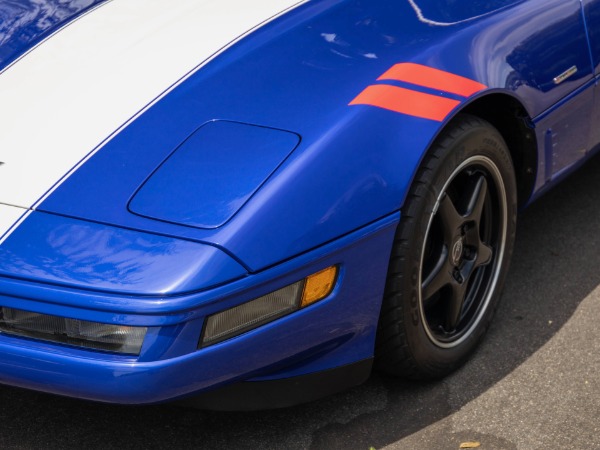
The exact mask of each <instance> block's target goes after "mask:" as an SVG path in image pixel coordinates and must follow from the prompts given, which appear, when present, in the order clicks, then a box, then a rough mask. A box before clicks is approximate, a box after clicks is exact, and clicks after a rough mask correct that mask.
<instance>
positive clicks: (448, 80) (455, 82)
mask: <svg viewBox="0 0 600 450" xmlns="http://www.w3.org/2000/svg"><path fill="white" fill-rule="evenodd" d="M378 80H379V81H383V80H395V81H404V82H406V83H411V84H415V85H417V86H423V87H427V88H431V89H436V90H440V91H444V92H449V93H451V94H456V95H461V96H463V97H470V96H471V95H473V94H475V93H476V92H479V91H482V90H483V89H485V88H487V86H486V85H485V84H481V83H478V82H477V81H473V80H470V79H468V78H465V77H461V76H459V75H454V74H453V73H449V72H444V71H443V70H439V69H434V68H433V67H427V66H422V65H420V64H413V63H401V64H396V65H395V66H393V67H392V68H391V69H390V70H388V71H387V72H386V73H384V74H383V75H381V76H380V77H379V78H378Z"/></svg>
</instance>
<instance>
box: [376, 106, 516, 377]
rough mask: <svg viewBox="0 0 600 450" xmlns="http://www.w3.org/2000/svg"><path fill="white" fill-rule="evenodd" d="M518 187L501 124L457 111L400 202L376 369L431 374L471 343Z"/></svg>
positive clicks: (496, 278)
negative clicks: (494, 125)
mask: <svg viewBox="0 0 600 450" xmlns="http://www.w3.org/2000/svg"><path fill="white" fill-rule="evenodd" d="M516 192H517V189H516V182H515V175H514V169H513V164H512V159H511V156H510V152H509V150H508V148H507V146H506V143H505V142H504V139H503V138H502V136H501V135H500V133H499V132H498V131H497V130H496V129H495V128H494V127H493V126H492V125H490V124H489V123H488V122H486V121H484V120H482V119H479V118H477V117H473V116H469V115H460V116H458V117H457V118H456V119H455V120H454V121H453V122H452V123H451V124H450V125H449V126H448V127H447V128H446V130H445V131H443V132H442V134H441V135H440V136H439V138H438V139H437V141H436V143H435V144H434V145H433V146H432V148H431V149H430V151H429V152H428V154H427V156H426V157H425V159H424V160H423V162H422V164H421V166H420V168H419V171H418V173H417V174H416V177H415V180H414V182H413V184H412V186H411V188H410V191H409V194H408V196H407V198H406V201H405V204H404V207H403V208H402V212H401V220H400V224H399V225H398V229H397V231H396V237H395V240H394V245H393V249H392V254H391V259H390V265H389V270H388V279H387V285H386V291H385V295H384V300H383V305H382V310H381V316H380V319H379V326H378V332H377V342H376V349H375V355H376V365H377V367H378V368H379V369H381V370H383V371H385V372H387V373H390V374H393V375H399V376H403V377H406V378H411V379H435V378H440V377H443V376H445V375H447V374H448V373H450V372H452V371H453V370H455V369H456V368H457V367H459V366H460V365H461V364H462V363H463V362H464V361H465V360H466V359H467V357H468V356H469V355H470V354H471V353H472V352H473V350H474V349H475V347H476V346H477V344H478V343H479V341H480V340H481V338H482V336H483V335H484V334H485V332H486V330H487V328H488V326H489V324H490V321H491V319H492V316H493V314H494V311H495V309H496V306H497V303H498V300H499V297H500V294H501V290H502V286H503V284H504V280H505V278H506V273H507V271H508V264H509V260H510V256H511V254H512V248H513V243H514V236H515V228H516V209H517V195H516Z"/></svg>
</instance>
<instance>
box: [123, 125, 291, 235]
mask: <svg viewBox="0 0 600 450" xmlns="http://www.w3.org/2000/svg"><path fill="white" fill-rule="evenodd" d="M299 141H300V138H299V137H298V136H297V135H295V134H293V133H290V132H286V131H281V130H274V129H271V128H263V127H256V126H252V125H247V124H241V123H236V122H225V121H222V120H221V121H215V122H208V123H207V124H205V125H203V126H202V127H200V129H198V130H197V131H195V132H194V133H193V134H192V135H191V136H190V138H189V139H187V140H186V141H185V142H184V143H183V144H182V145H181V146H180V147H179V148H178V149H177V150H176V151H175V152H174V153H173V154H172V155H170V156H169V157H168V159H167V160H166V161H165V162H164V163H163V164H162V165H161V166H160V167H159V168H158V169H157V170H156V172H155V173H154V174H152V176H151V177H150V178H149V179H148V180H146V182H145V183H144V184H143V186H142V187H141V188H140V190H139V191H138V192H137V193H136V194H135V196H134V197H133V199H132V200H131V202H130V203H129V210H130V211H131V212H133V213H134V214H139V215H141V216H144V217H149V218H152V219H157V220H162V221H165V222H171V223H176V224H180V225H187V226H190V227H197V228H218V227H220V226H221V225H223V224H224V223H225V222H227V221H228V220H229V219H230V218H231V217H232V216H233V215H234V214H235V213H236V212H238V211H239V209H240V208H241V207H242V206H243V205H244V204H245V203H246V202H247V201H248V199H249V198H250V197H251V196H252V194H254V193H255V192H256V191H257V190H258V189H259V188H260V186H261V185H262V184H263V183H264V182H265V181H266V180H267V178H268V177H269V176H270V175H271V174H272V173H273V172H274V170H275V169H276V168H277V167H278V166H279V165H281V163H282V161H284V160H285V158H287V157H288V155H289V154H290V153H291V152H292V151H293V150H294V148H296V146H297V145H298V142H299ZM232 181H233V182H232Z"/></svg>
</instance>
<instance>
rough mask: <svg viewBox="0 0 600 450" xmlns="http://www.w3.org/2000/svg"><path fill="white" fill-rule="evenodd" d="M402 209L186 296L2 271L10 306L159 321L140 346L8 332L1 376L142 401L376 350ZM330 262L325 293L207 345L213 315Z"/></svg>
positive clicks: (351, 359) (307, 370)
mask: <svg viewBox="0 0 600 450" xmlns="http://www.w3.org/2000/svg"><path fill="white" fill-rule="evenodd" d="M398 219H399V217H398V214H395V215H393V216H389V217H387V218H385V219H383V220H381V221H379V222H377V223H374V224H372V225H370V226H367V227H365V228H363V229H361V230H359V231H356V232H354V233H352V234H350V235H347V236H345V237H343V238H340V239H338V240H336V241H334V242H331V243H329V244H327V245H324V246H322V247H320V248H318V249H316V250H313V251H311V252H308V253H306V254H304V255H301V256H299V257H297V258H294V259H293V260H290V261H288V262H285V263H282V264H280V265H278V266H275V267H272V268H270V269H267V270H265V271H263V272H261V273H258V274H253V275H250V276H247V277H244V278H241V279H238V280H236V281H233V282H231V283H227V284H225V285H222V286H220V287H217V288H213V289H210V290H207V291H204V292H198V293H192V294H187V295H182V296H177V297H161V298H158V297H132V296H127V297H124V298H123V299H122V301H119V296H117V295H115V294H101V293H98V292H91V291H85V292H84V291H74V290H73V289H66V288H61V287H58V286H53V287H52V286H48V285H41V284H34V283H25V282H23V281H19V280H11V279H7V278H6V279H2V280H1V282H0V291H1V292H2V295H1V296H0V306H7V307H13V308H20V309H25V310H30V311H34V312H39V313H42V314H52V315H60V316H64V317H71V318H76V319H82V320H92V321H98V322H105V323H115V324H123V325H137V326H147V327H149V331H148V334H147V336H146V339H145V341H144V344H143V347H142V351H141V353H140V355H139V357H131V356H120V355H113V354H109V353H102V352H96V351H90V350H83V349H78V348H73V347H68V346H61V345H55V344H50V343H46V342H41V341H36V340H33V339H25V338H17V337H12V336H8V335H1V334H0V355H1V356H0V382H1V383H5V384H10V385H15V386H21V387H25V388H29V389H35V390H40V391H46V392H51V393H55V394H61V395H67V396H72V397H78V398H85V399H90V400H97V401H104V402H114V403H124V404H141V403H157V402H163V401H167V400H173V399H178V398H182V397H185V396H189V395H192V394H197V393H201V392H205V391H210V390H214V389H217V388H220V387H223V386H226V385H228V384H232V383H236V382H239V381H247V380H250V381H268V380H280V379H288V378H291V377H298V376H303V375H307V374H311V373H316V372H321V371H327V370H330V369H333V368H336V367H342V366H346V365H350V364H353V363H356V362H359V361H363V360H369V359H370V358H372V356H373V347H374V340H375V331H376V327H377V320H378V316H379V309H380V306H381V298H382V294H383V289H384V285H385V278H386V272H387V264H388V259H389V252H390V248H391V245H392V241H393V236H394V231H395V228H396V225H397V222H398ZM331 265H339V267H340V276H339V279H338V283H337V286H336V288H335V289H334V291H333V293H332V294H331V295H330V296H329V297H328V298H327V299H325V300H323V301H321V302H319V303H317V304H314V305H312V306H310V307H308V308H306V309H304V310H301V311H298V312H296V313H293V314H291V315H289V316H286V317H283V318H281V319H278V320H276V321H274V322H272V323H269V324H266V325H263V326H261V327H259V328H257V329H254V330H252V331H249V332H246V333H244V334H242V335H240V336H237V337H235V338H232V339H229V340H227V341H223V342H221V343H218V344H215V345H213V346H210V347H207V348H203V349H198V341H199V338H200V335H201V332H202V327H203V323H204V319H205V317H207V316H208V315H210V314H213V313H215V312H218V311H221V310H223V309H227V308H230V307H233V306H235V305H238V304H241V303H244V302H246V301H249V300H251V299H254V298H257V297H259V296H261V295H264V294H266V293H268V292H271V291H274V290H276V289H279V288H281V287H283V286H285V285H287V284H290V283H293V282H295V281H297V280H299V279H302V278H303V277H305V276H307V275H309V274H311V273H314V272H315V271H318V270H320V269H323V268H325V267H328V266H331ZM90 305H93V307H94V308H93V309H91V308H90ZM132 306H135V307H134V308H133V307H132ZM357 380H358V378H357ZM325 393H326V392H323V394H325Z"/></svg>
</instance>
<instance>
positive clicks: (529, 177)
mask: <svg viewBox="0 0 600 450" xmlns="http://www.w3.org/2000/svg"><path fill="white" fill-rule="evenodd" d="M460 113H466V114H471V115H473V116H477V117H479V118H481V119H484V120H486V121H488V122H489V123H490V124H492V125H493V126H494V127H495V128H496V129H497V130H498V131H499V132H500V134H501V135H502V137H503V138H504V140H505V141H506V144H507V146H508V148H509V151H510V154H511V157H512V160H513V165H514V168H515V176H516V180H517V195H518V205H519V207H523V206H524V205H525V204H526V203H527V201H528V200H529V198H530V197H531V194H532V193H533V188H534V186H535V180H536V176H537V167H538V145H537V138H536V135H535V132H534V128H533V122H532V120H531V117H530V116H529V114H528V112H527V110H526V109H525V107H524V106H523V104H522V103H521V102H520V101H519V100H518V99H516V98H515V97H513V96H511V95H507V94H504V93H492V94H488V95H485V96H483V97H479V98H477V99H475V100H473V101H472V102H470V103H469V104H468V105H466V106H465V107H464V108H463V109H462V110H461V111H460Z"/></svg>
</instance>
